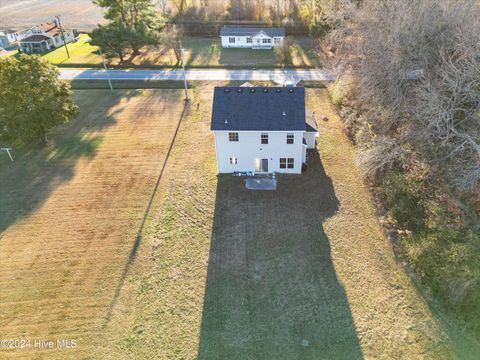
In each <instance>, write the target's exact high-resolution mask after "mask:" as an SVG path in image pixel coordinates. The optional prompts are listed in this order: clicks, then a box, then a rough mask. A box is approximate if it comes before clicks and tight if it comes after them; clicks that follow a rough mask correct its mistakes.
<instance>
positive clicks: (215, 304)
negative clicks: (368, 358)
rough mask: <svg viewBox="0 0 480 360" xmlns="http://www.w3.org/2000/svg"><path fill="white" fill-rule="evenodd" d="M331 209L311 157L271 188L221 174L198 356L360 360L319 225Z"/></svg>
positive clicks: (328, 191)
mask: <svg viewBox="0 0 480 360" xmlns="http://www.w3.org/2000/svg"><path fill="white" fill-rule="evenodd" d="M337 209H338V200H337V198H336V196H335V192H334V189H333V186H332V182H331V180H330V178H329V177H328V176H327V175H326V174H325V171H324V169H323V166H322V164H321V161H320V158H319V156H318V153H315V156H313V157H312V158H311V159H310V164H309V168H308V171H307V172H306V173H304V174H302V175H286V176H279V177H278V186H277V191H248V190H246V189H245V187H244V182H243V179H241V178H236V177H232V176H229V175H227V176H219V178H218V185H217V192H216V203H215V213H214V224H213V229H212V236H211V248H210V255H209V264H208V274H207V283H206V289H205V299H204V308H203V317H202V325H201V334H200V345H199V350H198V358H199V359H361V358H363V354H362V351H361V348H360V345H359V341H358V338H357V334H356V330H355V325H354V323H353V320H352V316H351V313H350V308H349V305H348V300H347V298H346V294H345V291H344V289H343V287H342V285H341V284H340V283H339V281H338V279H337V277H336V273H335V268H334V265H333V262H332V259H331V255H330V244H329V240H328V238H327V236H326V234H325V232H324V231H323V227H322V222H323V221H324V220H326V219H327V218H328V217H330V216H332V215H333V214H334V213H335V212H336V211H337Z"/></svg>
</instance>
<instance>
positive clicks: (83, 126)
mask: <svg viewBox="0 0 480 360" xmlns="http://www.w3.org/2000/svg"><path fill="white" fill-rule="evenodd" d="M79 93H81V91H77V93H76V95H78V94H79ZM100 93H101V94H102V97H97V95H99V94H100ZM136 93H137V91H136V90H132V91H128V92H122V93H121V94H122V95H121V96H119V95H118V94H113V95H112V94H111V93H110V92H106V91H102V90H100V91H91V90H89V91H88V93H83V95H84V96H80V97H79V96H76V100H77V101H76V102H77V103H78V105H79V107H80V115H79V116H78V117H77V118H75V119H73V120H72V121H71V122H70V123H67V124H65V125H62V126H59V127H57V128H55V129H54V130H53V131H52V132H51V134H50V144H49V145H48V146H46V147H44V148H41V149H35V148H29V149H23V150H22V149H19V150H17V151H15V153H14V155H15V161H14V162H10V161H9V160H8V159H7V158H6V157H3V156H0V189H1V193H0V233H2V232H3V231H5V230H6V229H7V228H8V227H9V226H10V225H11V224H13V223H15V222H16V221H18V220H19V219H21V218H24V217H26V216H28V215H29V214H30V213H32V212H33V211H35V210H36V209H37V208H39V207H40V206H41V205H42V204H43V202H44V201H45V200H46V199H48V197H49V195H50V194H51V193H52V192H53V191H54V190H55V188H56V187H58V186H59V185H60V184H61V183H62V182H65V181H67V180H69V179H70V178H72V177H73V175H74V167H75V163H76V162H77V161H78V160H79V159H80V158H82V157H85V156H87V157H93V156H95V152H96V149H97V148H98V146H99V145H100V144H101V142H102V137H101V136H99V135H96V133H97V132H98V130H101V129H102V128H105V127H108V126H110V125H112V124H113V123H114V122H115V113H113V112H111V109H112V108H113V107H114V106H116V105H117V104H118V103H119V102H120V101H121V100H122V99H123V98H125V97H132V96H135V94H136ZM85 95H86V96H85ZM105 97H108V100H106V101H105V100H103V101H105V103H104V104H103V105H104V106H101V107H96V106H92V99H93V101H95V99H96V98H97V99H104V98H105ZM0 155H3V154H0Z"/></svg>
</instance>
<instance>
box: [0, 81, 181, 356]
mask: <svg viewBox="0 0 480 360" xmlns="http://www.w3.org/2000/svg"><path fill="white" fill-rule="evenodd" d="M181 94H182V93H181V91H179V90H163V91H161V92H158V91H157V92H153V91H136V90H130V91H116V92H114V93H113V94H111V93H110V92H107V91H77V92H76V93H75V101H76V102H77V103H78V104H79V106H80V109H81V116H80V117H79V118H78V119H76V120H75V121H73V122H72V123H70V124H68V125H67V126H63V127H61V128H58V129H57V131H56V133H55V134H54V135H52V141H53V142H54V143H55V146H54V145H51V146H50V147H49V148H48V149H46V150H45V151H40V152H39V153H38V154H35V152H32V154H24V155H23V156H22V154H18V153H15V155H14V156H15V157H16V161H15V163H13V164H12V163H10V162H9V161H7V158H6V154H4V153H2V154H0V157H1V160H2V161H1V163H0V188H1V189H2V191H1V193H0V268H1V269H2V271H1V276H0V334H1V338H2V339H17V338H20V337H26V338H35V339H38V338H42V339H59V338H67V339H72V338H73V339H77V341H78V342H79V348H78V349H77V350H76V351H75V352H74V353H72V352H70V353H69V352H68V351H67V352H65V351H63V352H58V353H57V352H56V351H50V352H44V353H40V354H39V355H43V356H44V357H57V358H65V357H75V358H81V357H83V356H87V355H92V354H94V353H95V352H96V351H98V347H100V348H101V347H102V346H105V345H106V343H105V341H106V340H105V339H104V338H101V334H102V333H103V331H104V328H103V327H104V323H105V317H106V314H107V309H108V307H109V305H110V304H111V302H112V297H113V294H114V292H115V287H116V284H117V283H118V281H119V278H120V276H121V274H122V271H123V269H124V267H125V264H126V262H127V260H128V259H129V256H131V248H132V242H133V241H135V238H136V233H137V230H138V228H139V226H140V224H141V221H142V219H143V217H144V215H145V211H146V206H147V204H148V201H149V199H150V196H151V189H152V187H153V185H154V184H155V181H156V179H157V176H158V172H159V169H160V167H161V165H162V164H163V161H164V159H165V155H166V153H167V150H168V148H169V146H170V143H171V140H172V136H173V134H174V131H175V128H176V125H177V122H178V121H179V119H180V116H181V114H182V111H183V101H182V99H183V98H182V95H181ZM4 155H5V156H4ZM0 352H2V353H3V352H4V350H0ZM7 354H8V355H7V356H9V357H18V358H23V357H25V356H26V354H25V351H17V352H13V353H10V352H7ZM31 355H32V353H30V356H31ZM3 356H4V355H2V354H0V358H1V357H3Z"/></svg>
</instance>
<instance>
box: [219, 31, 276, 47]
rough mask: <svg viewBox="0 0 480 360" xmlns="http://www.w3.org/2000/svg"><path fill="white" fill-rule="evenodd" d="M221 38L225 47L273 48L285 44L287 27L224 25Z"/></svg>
mask: <svg viewBox="0 0 480 360" xmlns="http://www.w3.org/2000/svg"><path fill="white" fill-rule="evenodd" d="M220 38H221V39H222V47H223V48H250V49H271V48H272V47H274V46H279V45H282V44H283V41H284V39H285V29H284V28H258V27H244V26H224V27H222V29H221V30H220Z"/></svg>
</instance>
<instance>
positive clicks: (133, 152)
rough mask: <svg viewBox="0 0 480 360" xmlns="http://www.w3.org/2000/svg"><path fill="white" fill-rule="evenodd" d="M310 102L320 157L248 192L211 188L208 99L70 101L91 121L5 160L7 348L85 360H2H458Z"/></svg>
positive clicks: (0, 247)
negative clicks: (12, 343) (67, 342)
mask: <svg viewBox="0 0 480 360" xmlns="http://www.w3.org/2000/svg"><path fill="white" fill-rule="evenodd" d="M307 94H308V105H309V108H310V109H311V110H315V111H316V112H317V114H326V115H327V116H328V117H329V121H328V122H324V123H322V124H320V132H321V137H320V142H319V145H318V151H319V155H318V154H317V153H314V154H312V161H311V164H310V166H309V169H308V171H307V172H306V173H304V174H303V175H301V176H281V177H280V178H279V183H278V191H277V192H256V193H251V192H247V191H246V190H245V189H244V187H243V183H242V179H240V178H232V177H229V176H220V177H217V176H216V175H215V153H214V145H213V139H212V136H211V134H210V131H209V119H210V112H211V100H212V86H211V85H208V86H207V85H204V86H198V87H196V88H195V89H194V90H192V94H191V96H192V102H191V104H190V105H189V106H187V107H186V108H184V103H183V97H182V91H181V90H166V89H162V90H143V91H138V90H125V91H116V92H114V93H113V94H112V93H110V92H108V91H103V90H97V91H91V90H82V91H76V93H75V98H76V101H77V102H78V103H79V105H80V109H81V115H80V117H79V118H78V119H76V120H75V121H73V122H72V123H70V124H68V125H67V126H62V127H60V128H59V129H57V130H56V131H55V134H54V135H52V139H53V140H52V141H53V143H54V144H56V145H51V146H50V147H49V149H47V150H45V151H41V152H39V153H38V154H24V155H23V156H22V155H21V154H20V155H19V154H17V155H18V158H17V161H16V162H15V163H14V164H11V163H9V162H8V161H7V160H6V159H5V157H6V155H5V156H3V157H2V158H0V159H1V160H0V166H1V167H0V180H1V184H0V185H1V188H2V192H1V193H0V219H1V220H0V231H1V232H0V268H1V269H2V273H1V276H0V334H2V337H3V338H21V337H25V338H49V339H56V338H73V339H77V340H78V348H77V349H75V350H68V351H65V350H59V349H56V350H48V351H38V350H37V351H34V350H30V352H27V351H9V352H5V354H7V355H8V356H10V357H12V358H24V357H27V356H28V357H32V356H33V355H36V356H37V357H38V358H42V357H43V358H47V357H48V358H59V359H60V358H62V359H65V358H102V359H103V358H105V359H146V358H149V359H195V358H198V359H237V358H248V359H270V358H271V359H279V358H288V359H323V358H325V359H327V358H328V359H332V358H336V359H339V358H340V359H360V358H385V359H393V358H394V359H413V358H424V359H425V358H432V359H434V358H435V359H439V358H455V357H456V355H455V354H454V353H453V350H452V349H454V350H458V347H457V343H458V341H459V340H458V339H452V337H451V336H449V335H450V330H448V329H447V330H445V328H444V321H443V320H442V321H439V320H437V316H439V315H438V314H435V315H434V314H432V313H431V311H430V310H429V307H428V305H427V304H426V303H425V302H424V301H423V299H422V297H421V296H420V295H419V294H418V292H417V291H416V289H415V287H414V285H413V284H412V283H411V282H410V280H409V278H408V276H407V275H406V274H405V273H404V271H403V269H402V268H401V267H400V266H399V265H398V264H397V263H396V262H395V259H394V256H393V252H392V249H391V246H390V244H389V243H388V241H387V240H386V239H385V237H384V234H383V232H382V230H381V227H380V225H379V224H378V221H377V217H376V214H375V210H374V206H373V204H372V201H371V198H370V196H369V193H368V191H367V190H366V188H365V187H364V185H363V183H362V180H361V175H360V172H359V170H358V169H357V168H356V167H355V165H354V150H353V147H352V145H351V144H350V142H349V140H348V139H347V137H346V136H345V135H344V133H343V130H342V127H341V123H340V120H339V118H338V116H337V115H336V112H335V109H334V107H333V105H332V104H331V103H330V101H329V99H328V96H327V93H326V91H325V90H323V89H309V90H307ZM184 110H185V113H184V116H183V117H182V113H183V111H184ZM181 117H182V122H181V125H180V127H179V130H178V133H177V132H176V126H177V123H178V121H179V119H180V118H181ZM175 134H176V136H175ZM174 136H175V142H174V145H173V146H172V147H171V151H169V149H170V144H171V141H172V138H174ZM166 154H169V157H168V162H167V163H166V165H165V166H163V164H164V160H165V157H166ZM471 354H475V352H472V353H471ZM472 358H474V357H472Z"/></svg>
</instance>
